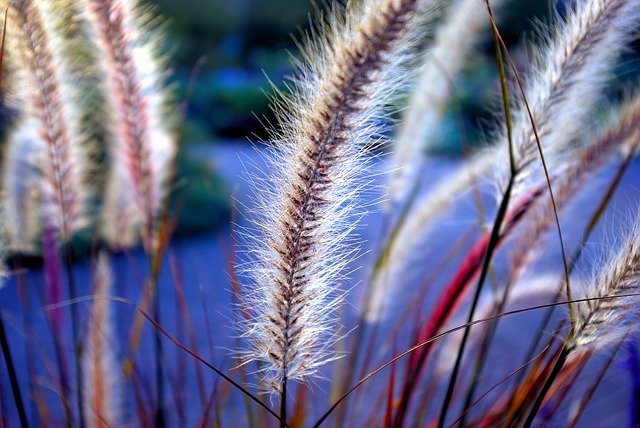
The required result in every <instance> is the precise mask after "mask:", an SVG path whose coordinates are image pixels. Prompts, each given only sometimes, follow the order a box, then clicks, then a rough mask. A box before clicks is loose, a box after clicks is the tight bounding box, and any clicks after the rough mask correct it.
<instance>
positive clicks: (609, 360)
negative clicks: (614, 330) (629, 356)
mask: <svg viewBox="0 0 640 428" xmlns="http://www.w3.org/2000/svg"><path fill="white" fill-rule="evenodd" d="M623 343H625V341H624V340H621V341H620V342H619V343H618V345H617V346H616V348H615V349H614V351H613V352H612V353H611V356H610V357H609V358H607V362H606V363H605V364H604V366H603V367H602V368H601V369H600V370H599V371H598V375H597V376H596V378H595V380H594V381H593V383H592V384H591V386H590V387H589V389H588V390H587V391H586V393H584V394H582V400H580V405H579V406H578V408H577V409H576V410H575V412H573V414H572V417H571V422H570V423H569V428H574V427H575V426H576V424H577V423H578V421H579V420H580V417H581V416H582V413H583V412H584V410H585V409H586V408H587V405H588V404H589V402H590V401H591V399H592V398H593V395H594V394H595V392H596V389H598V387H599V386H600V383H601V382H602V380H603V379H604V375H605V374H606V373H607V371H608V370H609V367H611V364H612V363H613V361H614V360H615V358H616V356H617V354H618V352H619V351H620V347H621V346H622V344H623Z"/></svg>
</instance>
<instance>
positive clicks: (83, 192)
mask: <svg viewBox="0 0 640 428" xmlns="http://www.w3.org/2000/svg"><path fill="white" fill-rule="evenodd" d="M10 12H11V13H10V20H9V26H10V29H11V35H12V36H13V37H14V38H15V39H14V41H13V43H15V45H16V48H17V49H16V53H15V55H11V56H10V58H13V59H14V60H18V61H21V62H20V64H22V65H23V67H22V73H21V74H22V77H21V79H20V80H19V86H20V87H19V88H16V92H18V93H19V95H18V97H19V98H20V99H22V100H23V101H24V103H25V106H24V107H25V117H26V118H28V120H32V119H33V120H35V121H37V128H36V129H37V132H38V137H39V138H40V139H41V140H42V141H43V144H44V153H45V154H44V157H43V162H42V177H43V178H42V204H43V211H44V216H45V217H47V218H48V219H49V222H50V223H51V226H52V227H54V228H55V229H56V230H57V231H58V233H59V234H60V235H61V237H62V238H63V239H64V240H66V239H69V238H70V237H71V236H72V235H73V234H74V233H75V232H76V231H77V230H78V229H80V228H81V227H83V226H84V224H85V222H86V216H85V208H86V207H85V200H86V196H87V189H86V186H85V184H84V181H83V179H82V177H83V174H82V172H81V168H82V165H84V164H85V162H84V161H83V158H82V151H81V149H80V147H79V144H78V137H77V136H78V129H77V121H76V115H75V112H74V111H73V103H70V102H69V94H70V92H71V89H70V88H69V87H67V86H64V85H63V83H62V82H64V81H65V76H64V71H65V70H64V67H63V66H62V65H61V64H62V62H61V61H59V59H58V58H57V56H56V55H57V54H56V52H57V51H58V49H61V47H60V46H58V45H57V44H56V35H55V34H54V33H53V32H52V31H51V30H50V28H48V25H47V21H45V19H46V17H47V16H49V15H48V14H47V13H46V12H47V8H46V3H41V2H40V1H37V0H15V1H13V2H12V7H11V8H10Z"/></svg>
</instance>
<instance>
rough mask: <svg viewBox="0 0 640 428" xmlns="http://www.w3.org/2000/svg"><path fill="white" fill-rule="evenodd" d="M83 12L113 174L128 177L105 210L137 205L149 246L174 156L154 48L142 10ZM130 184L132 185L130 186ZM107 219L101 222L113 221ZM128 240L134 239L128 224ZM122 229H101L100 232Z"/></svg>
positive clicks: (102, 2)
mask: <svg viewBox="0 0 640 428" xmlns="http://www.w3.org/2000/svg"><path fill="white" fill-rule="evenodd" d="M83 4H84V8H85V10H86V12H87V16H88V18H89V21H90V22H91V26H92V29H93V31H94V32H95V35H96V40H97V43H98V46H99V47H100V49H101V51H102V52H104V55H103V56H102V57H101V58H100V60H101V66H102V72H103V73H104V74H105V75H106V79H107V88H106V97H107V103H108V105H109V107H110V109H109V110H110V111H111V112H112V117H110V118H108V119H107V123H110V124H111V142H110V156H111V162H112V171H113V173H114V174H120V172H119V171H121V170H126V171H128V174H127V175H128V176H127V177H124V176H122V177H118V178H117V180H119V181H120V182H121V183H122V184H123V185H120V186H114V185H110V186H108V188H107V192H115V193H116V194H115V195H107V197H106V198H105V199H106V200H105V202H106V204H109V205H111V204H115V205H111V206H107V207H106V208H105V210H106V211H107V212H111V213H122V212H123V210H122V207H125V208H124V211H127V212H129V211H131V210H132V209H133V208H132V207H126V205H127V204H130V203H131V202H132V201H133V202H135V204H136V206H137V209H139V210H140V211H141V212H142V214H143V217H144V230H143V235H144V238H145V242H146V244H147V247H148V244H149V242H150V241H149V240H150V239H151V237H152V234H153V232H152V230H153V227H154V222H155V218H156V214H157V211H158V208H159V205H160V200H161V198H162V193H163V192H164V191H166V189H165V188H164V181H165V179H166V172H167V169H168V168H167V166H168V163H169V160H170V159H171V158H172V156H174V153H175V141H174V138H173V136H172V135H171V132H170V130H169V129H170V128H169V126H168V122H167V120H166V118H164V117H163V113H164V109H165V107H166V106H165V104H166V89H164V88H163V84H162V79H163V75H162V73H161V72H160V69H161V68H160V67H159V64H158V57H157V52H156V50H157V49H156V47H155V44H154V43H152V38H151V37H149V35H148V34H146V33H148V31H147V30H145V28H144V24H143V21H144V19H145V16H144V13H143V12H142V9H141V6H139V5H137V4H136V2H134V1H130V0H85V1H84V3H83ZM129 183H130V184H129ZM127 192H133V193H132V196H131V195H127V194H125V193H127ZM116 218H117V216H113V215H107V216H106V217H105V218H103V221H104V222H108V221H110V220H114V219H116ZM129 225H130V226H131V229H130V230H129V231H128V235H131V234H134V233H135V230H136V226H137V225H136V224H135V222H130V223H129ZM120 226H122V225H118V224H109V223H105V225H104V227H103V230H108V229H111V228H113V229H117V228H118V227H120Z"/></svg>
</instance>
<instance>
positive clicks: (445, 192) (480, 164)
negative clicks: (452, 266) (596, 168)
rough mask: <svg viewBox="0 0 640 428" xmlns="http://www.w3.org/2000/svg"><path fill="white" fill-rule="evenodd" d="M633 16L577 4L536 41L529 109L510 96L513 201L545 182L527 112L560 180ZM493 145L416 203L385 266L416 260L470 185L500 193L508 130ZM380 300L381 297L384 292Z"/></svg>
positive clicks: (615, 8) (616, 2) (605, 2)
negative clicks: (494, 182)
mask: <svg viewBox="0 0 640 428" xmlns="http://www.w3.org/2000/svg"><path fill="white" fill-rule="evenodd" d="M639 14H640V2H639V1H637V0H631V1H623V0H588V1H581V2H579V3H578V4H577V5H575V6H574V8H573V9H569V12H568V15H567V18H566V21H564V22H563V21H561V20H560V19H559V18H557V22H556V25H555V27H552V28H553V29H552V31H548V33H549V34H547V35H544V36H542V41H541V42H540V44H539V47H538V48H537V49H536V56H535V61H534V63H533V64H532V66H531V70H530V72H529V73H528V74H527V75H526V81H525V87H524V93H525V96H526V101H527V103H528V105H525V102H524V100H523V99H522V97H521V96H519V92H518V90H517V89H514V90H512V91H511V92H510V94H511V96H512V97H514V93H515V95H516V96H515V99H514V106H513V107H512V112H513V116H512V136H513V145H514V150H513V152H514V161H515V162H514V163H515V167H516V181H515V183H516V186H515V188H514V192H513V194H512V199H516V200H517V199H518V198H519V197H521V196H523V194H525V193H526V192H527V191H529V190H530V189H531V183H532V182H533V183H535V184H536V185H537V184H539V183H540V180H541V179H544V176H543V175H542V174H541V172H542V167H541V163H540V160H539V156H538V150H537V146H536V138H535V133H534V129H533V126H532V124H531V119H530V117H529V111H530V112H531V115H532V117H533V120H534V122H535V125H536V130H537V132H538V136H539V138H540V143H541V145H542V147H543V153H544V155H545V160H546V162H547V166H548V168H549V170H551V171H554V172H560V171H561V170H562V168H563V167H564V165H565V159H566V155H567V151H568V149H569V147H570V145H571V143H573V142H574V141H575V140H576V139H578V138H580V136H581V135H580V131H582V130H583V128H586V127H585V121H586V120H587V115H588V113H590V112H591V108H592V107H593V104H594V102H595V101H596V100H597V99H598V97H599V96H600V89H601V87H602V86H603V84H604V83H605V82H606V79H607V78H608V73H607V72H608V70H609V69H610V68H611V66H612V65H613V64H614V62H615V59H616V58H617V56H618V54H619V53H620V51H621V50H622V49H624V46H625V43H626V42H628V41H629V38H630V36H631V33H632V31H633V29H634V28H635V24H636V23H637V21H638V15H639ZM495 141H496V143H495V144H494V145H493V146H492V147H491V148H490V149H488V150H487V151H485V152H484V153H481V154H480V155H478V156H476V157H475V158H474V159H473V160H472V161H471V162H470V163H469V164H467V165H465V166H463V167H462V168H461V169H459V170H458V172H456V173H455V174H454V175H453V176H452V177H450V178H448V179H447V181H445V182H444V183H443V184H442V185H440V186H439V187H437V188H436V189H435V190H434V191H432V192H431V193H429V194H428V195H427V196H426V197H425V198H423V199H422V200H420V201H418V204H417V205H416V207H415V208H414V210H413V212H412V213H411V215H410V216H409V217H408V221H407V223H406V224H404V225H403V227H402V229H401V230H400V233H399V234H398V238H397V239H396V242H393V243H392V247H391V249H390V250H391V252H390V256H389V258H388V260H390V261H393V260H405V259H406V257H404V256H406V255H407V254H415V250H414V249H415V246H416V244H417V242H419V238H420V237H421V236H423V235H422V234H421V233H420V231H421V230H424V228H425V226H426V225H427V224H428V223H429V222H430V221H431V220H433V217H434V216H435V215H436V214H438V213H439V212H442V211H443V210H444V209H446V208H447V207H449V206H450V204H451V202H452V201H454V200H456V198H458V197H459V196H460V195H461V194H463V193H464V192H466V191H467V190H468V189H469V188H470V187H471V185H472V184H473V183H474V181H479V182H482V181H483V180H484V179H485V178H486V176H487V173H489V172H492V173H495V174H496V175H497V176H498V180H499V185H500V186H505V185H506V181H507V180H508V176H509V174H510V169H509V158H508V154H509V152H508V147H507V133H506V130H504V131H503V132H502V133H501V134H499V135H497V137H496V138H495ZM378 293H379V294H381V295H382V294H384V290H381V291H378Z"/></svg>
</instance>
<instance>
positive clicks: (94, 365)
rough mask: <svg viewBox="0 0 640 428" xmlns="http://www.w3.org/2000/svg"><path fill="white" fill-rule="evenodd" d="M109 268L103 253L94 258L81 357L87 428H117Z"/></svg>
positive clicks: (117, 374)
mask: <svg viewBox="0 0 640 428" xmlns="http://www.w3.org/2000/svg"><path fill="white" fill-rule="evenodd" d="M112 282H113V281H112V278H111V267H110V261H109V257H108V255H107V253H105V252H101V253H100V254H99V255H98V260H97V266H96V271H95V277H94V291H93V297H94V300H93V306H92V309H91V317H90V320H89V329H88V332H87V338H86V347H85V349H86V352H85V354H84V355H83V367H84V371H85V373H86V376H85V379H84V385H83V388H84V397H85V400H86V404H85V405H86V407H87V409H86V411H85V415H86V418H87V421H86V423H87V425H88V426H89V427H105V428H106V427H115V426H118V421H119V417H118V410H117V407H118V406H117V403H116V398H117V397H119V396H120V394H119V393H118V391H117V384H118V382H117V379H118V377H119V375H120V371H119V368H118V365H117V364H116V362H115V358H114V354H113V350H112V346H113V338H112V336H113V334H112V320H111V301H110V300H109V296H110V294H111V286H112Z"/></svg>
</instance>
